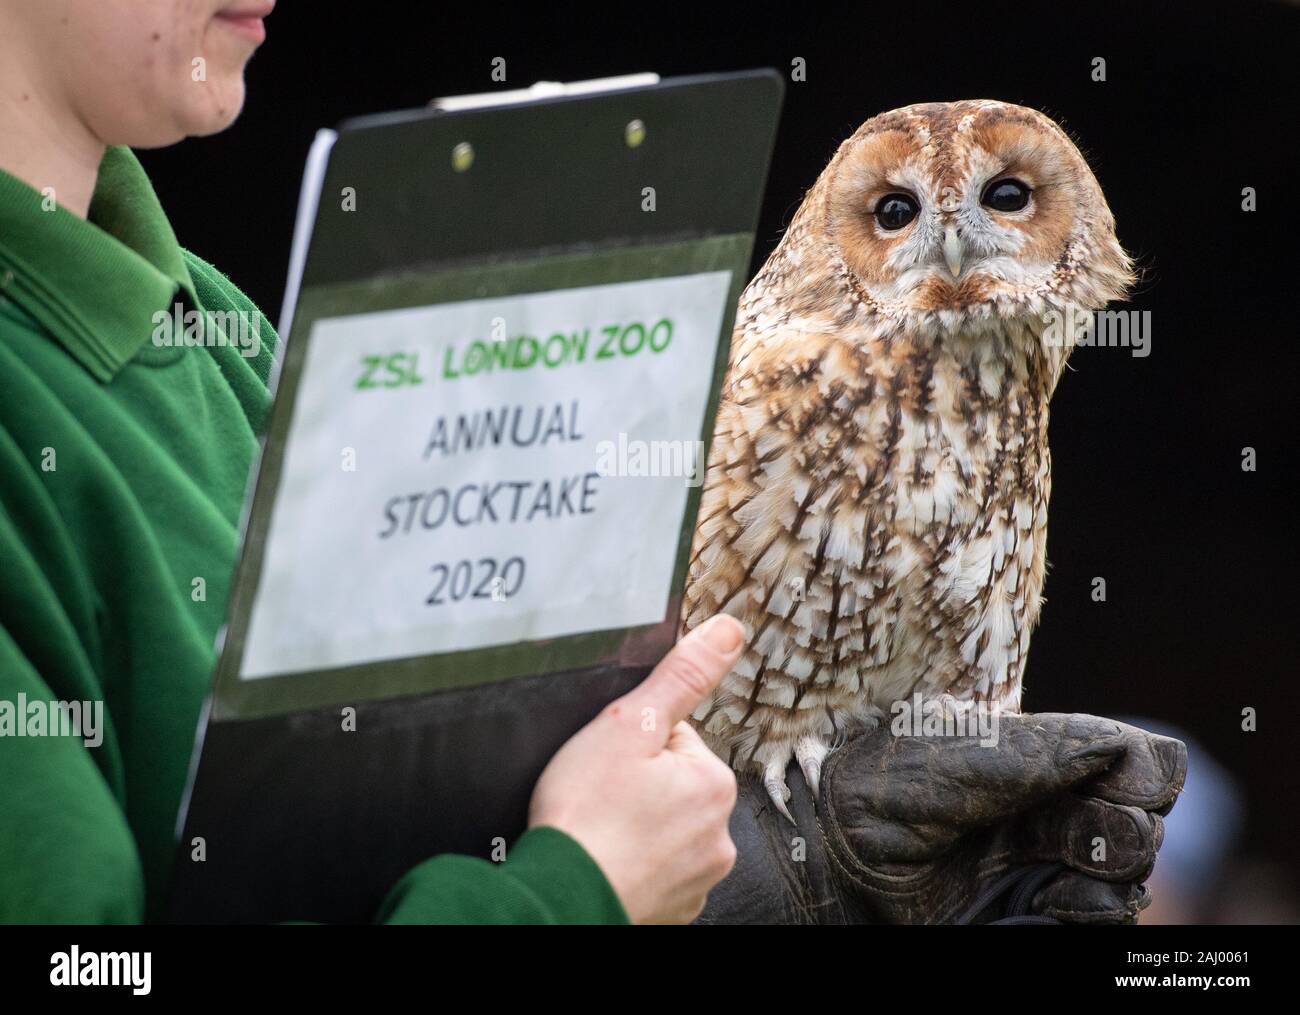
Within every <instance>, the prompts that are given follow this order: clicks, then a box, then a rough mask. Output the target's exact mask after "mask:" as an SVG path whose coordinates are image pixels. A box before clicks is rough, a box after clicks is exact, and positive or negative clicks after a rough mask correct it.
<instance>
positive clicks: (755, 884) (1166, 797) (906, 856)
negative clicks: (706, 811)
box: [702, 713, 1187, 923]
mask: <svg viewBox="0 0 1300 1015" xmlns="http://www.w3.org/2000/svg"><path fill="white" fill-rule="evenodd" d="M795 773H796V770H795V769H794V768H793V766H792V768H791V772H790V779H791V781H790V788H791V790H792V791H793V795H792V798H791V801H790V807H791V813H792V814H793V815H794V817H795V820H796V822H797V823H798V827H797V828H796V827H793V826H791V825H790V823H789V822H787V821H786V820H785V819H784V818H782V817H781V816H780V815H779V814H777V813H775V811H774V810H773V808H772V807H771V806H770V804H769V803H768V802H767V801H766V800H765V799H764V796H763V792H762V787H761V786H759V785H758V784H757V783H756V782H750V781H746V783H744V784H742V786H741V798H740V803H739V805H738V806H737V808H736V813H735V816H734V817H733V820H732V834H733V836H734V838H735V840H736V843H737V845H738V846H739V848H740V857H739V862H738V864H737V867H736V870H735V872H734V873H733V875H732V876H731V877H729V878H728V879H727V880H726V881H724V882H723V883H722V884H721V885H720V886H719V887H718V889H717V890H716V891H715V892H714V893H713V894H712V896H711V897H710V899H709V906H708V909H707V910H706V911H705V913H704V915H703V917H702V921H703V922H710V923H737V922H765V923H772V922H819V923H824V922H830V923H960V922H991V921H993V920H997V919H1007V918H1009V919H1012V920H1016V921H1039V920H1052V921H1061V922H1066V923H1132V922H1134V921H1135V920H1136V918H1137V914H1138V912H1139V911H1140V910H1141V909H1142V908H1144V907H1145V905H1146V903H1147V901H1148V899H1149V896H1148V893H1147V890H1146V888H1145V886H1144V884H1143V882H1144V881H1145V880H1146V878H1147V876H1148V875H1149V874H1150V873H1151V869H1152V866H1153V865H1154V863H1155V858H1156V851H1157V850H1158V849H1159V848H1160V844H1161V841H1162V839H1163V836H1164V825H1163V822H1162V821H1161V816H1162V815H1164V814H1167V813H1168V812H1169V810H1170V808H1171V807H1172V806H1173V804H1174V800H1175V799H1176V798H1177V796H1178V793H1179V791H1180V790H1181V789H1182V785H1183V780H1184V778H1185V776H1186V773H1187V750H1186V748H1185V747H1184V746H1183V744H1182V743H1181V742H1179V741H1177V740H1173V739H1170V738H1168V737H1161V736H1156V735H1154V734H1151V733H1147V732H1146V731H1145V730H1141V729H1138V728H1136V727H1133V726H1126V725H1124V724H1123V723H1118V722H1115V721H1114V720H1111V719H1103V718H1100V717H1098V716H1092V715H1061V714H1053V713H1040V714H1031V715H1010V714H1006V715H1001V716H999V727H998V738H997V742H996V744H991V745H988V746H985V745H983V744H981V742H980V738H979V737H955V736H928V737H927V736H920V737H896V736H894V735H893V734H892V733H891V732H890V730H889V728H888V726H887V725H885V726H882V727H880V728H878V729H875V730H874V731H870V732H867V733H864V734H863V735H861V736H860V737H858V738H857V739H855V740H852V741H850V742H849V743H848V744H847V745H845V746H844V747H843V748H841V749H840V750H837V751H835V752H833V753H832V754H831V755H830V756H829V757H828V758H827V759H826V764H825V766H824V768H823V770H822V779H821V796H820V799H819V800H816V801H815V800H813V799H812V797H811V795H810V794H809V793H808V791H807V787H806V786H805V785H804V783H803V781H802V779H800V778H798V777H797V775H796V774H795Z"/></svg>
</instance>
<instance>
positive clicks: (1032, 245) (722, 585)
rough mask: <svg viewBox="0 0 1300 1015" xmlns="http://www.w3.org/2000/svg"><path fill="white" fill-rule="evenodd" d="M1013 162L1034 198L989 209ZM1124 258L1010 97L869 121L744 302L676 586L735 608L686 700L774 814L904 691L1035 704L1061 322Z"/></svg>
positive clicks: (1102, 286) (1110, 226)
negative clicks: (902, 203) (1031, 658)
mask: <svg viewBox="0 0 1300 1015" xmlns="http://www.w3.org/2000/svg"><path fill="white" fill-rule="evenodd" d="M1007 180H1019V181H1022V182H1023V184H1025V185H1027V188H1028V190H1029V197H1028V203H1027V205H1026V206H1025V207H1024V208H1022V209H1019V210H1013V211H1000V210H996V209H995V208H994V207H990V206H989V205H988V203H987V202H988V201H989V200H990V193H991V186H992V185H994V184H999V183H1001V182H1003V181H1007ZM1013 190H1014V188H1013ZM899 194H901V195H904V196H906V197H908V198H910V199H911V200H912V202H913V203H914V205H915V207H916V214H915V218H914V219H912V220H911V221H910V222H908V223H906V224H905V225H904V226H902V227H901V228H886V227H885V226H884V225H882V222H885V221H888V219H887V218H881V217H880V215H877V212H880V213H881V215H885V214H886V209H885V205H884V204H883V203H882V202H883V200H884V199H885V198H886V196H887V195H899ZM1131 278H1132V275H1131V271H1130V261H1129V259H1128V257H1127V256H1126V255H1125V253H1124V251H1123V250H1122V249H1121V247H1120V245H1119V243H1118V241H1117V240H1116V238H1115V232H1114V222H1113V219H1112V216H1111V214H1110V210H1109V209H1108V208H1107V206H1106V202H1105V199H1104V198H1103V196H1102V194H1101V190H1100V188H1099V187H1098V185H1097V182H1096V180H1095V179H1094V177H1093V175H1092V172H1091V171H1090V170H1089V169H1088V166H1087V164H1086V163H1085V162H1084V160H1083V158H1082V156H1081V155H1080V154H1079V152H1078V150H1077V149H1076V148H1075V146H1074V145H1073V144H1072V143H1071V141H1070V140H1069V138H1068V137H1067V136H1066V135H1065V134H1064V132H1062V131H1061V130H1060V128H1059V127H1057V126H1056V124H1054V123H1053V122H1052V121H1051V120H1049V119H1048V118H1047V117H1045V116H1043V115H1042V114H1040V113H1037V112H1035V111H1033V110H1030V109H1025V108H1022V107H1019V106H1011V105H1006V104H1004V103H999V102H992V101H969V102H956V103H936V104H929V105H920V106H910V107H907V108H906V109H900V110H896V111H894V112H891V113H885V114H882V115H881V116H877V117H875V118H873V119H871V120H868V121H867V122H866V123H865V124H863V125H862V127H861V128H860V129H859V130H858V131H857V132H856V133H855V134H854V135H853V136H852V137H851V138H849V139H848V140H847V141H845V142H844V144H843V145H842V146H841V147H840V149H839V151H838V152H837V153H836V155H835V156H834V158H833V159H832V160H831V162H830V164H829V165H828V166H827V168H826V169H825V171H824V172H823V173H822V175H821V176H820V178H819V179H818V180H817V183H816V184H815V186H814V187H813V188H812V190H811V191H810V192H809V193H808V195H807V197H806V198H805V200H804V202H803V204H802V206H801V207H800V209H799V211H798V213H797V214H796V216H795V218H794V220H793V222H792V223H791V225H790V228H789V229H788V231H787V232H786V234H785V236H784V238H783V239H782V241H781V243H780V245H779V246H778V247H777V249H776V250H775V252H773V254H772V256H771V257H770V258H769V259H768V261H767V263H766V265H765V266H764V267H763V270H762V271H761V272H760V273H759V274H758V276H757V277H756V278H755V279H754V280H753V281H752V282H751V283H750V285H749V286H748V288H747V289H746V290H745V293H744V295H743V296H742V298H741V301H740V307H739V310H738V314H737V319H736V328H735V333H734V336H733V339H732V349H731V366H730V371H729V373H728V376H727V380H726V383H725V385H724V388H723V394H722V401H721V406H720V409H719V413H718V421H717V428H716V431H715V436H714V440H713V444H712V448H711V451H710V456H709V471H708V475H707V478H706V481H705V489H704V497H703V501H702V504H701V509H700V516H699V523H698V528H697V530H696V535H695V544H694V548H693V552H692V558H691V566H690V573H689V578H688V583H687V589H686V594H685V600H684V604H683V629H684V630H685V629H690V628H692V627H695V626H696V625H698V624H700V623H702V622H703V621H704V620H706V619H707V618H708V617H710V616H713V615H714V614H715V613H719V612H725V613H729V614H731V615H732V616H734V617H736V618H738V619H739V620H740V621H741V622H742V623H743V624H744V625H745V629H746V632H747V634H748V643H747V647H746V650H745V653H744V655H743V656H742V657H741V659H740V661H739V662H738V663H737V664H736V666H735V668H734V669H733V671H732V672H731V673H730V674H729V675H728V677H727V678H726V679H725V681H724V682H723V684H722V686H721V687H720V688H719V690H718V691H717V692H716V693H715V694H714V696H713V697H712V698H711V699H710V700H708V701H706V702H704V703H703V704H702V705H701V707H700V709H699V710H698V711H697V712H696V714H695V721H696V724H697V726H698V727H699V728H700V729H701V731H702V732H703V734H704V736H705V739H706V740H707V741H708V742H709V743H710V745H711V746H712V747H713V748H714V749H715V750H716V751H718V753H719V754H721V756H722V757H724V758H726V759H728V760H730V761H731V763H732V764H733V765H734V766H735V767H736V768H737V769H738V770H742V771H744V770H750V769H754V770H757V771H759V772H761V773H763V777H764V781H765V782H766V784H767V787H768V790H769V792H770V793H771V795H772V797H773V800H774V801H775V802H776V804H777V806H778V807H779V808H780V809H781V810H782V811H785V803H784V799H785V796H786V795H787V794H788V789H787V788H786V786H785V770H786V766H787V764H788V763H789V760H790V758H791V756H792V755H793V756H794V757H796V758H797V759H798V761H799V763H800V765H801V767H802V769H803V772H804V775H805V777H806V778H807V780H808V781H809V783H810V784H811V785H812V786H813V787H814V789H815V788H816V784H817V778H818V773H819V771H820V768H821V763H822V759H823V758H824V757H825V754H826V752H827V750H828V749H829V747H830V746H831V745H832V744H833V742H834V741H835V739H836V738H837V737H841V736H843V735H844V734H845V733H846V732H847V731H848V730H849V729H850V728H852V727H853V726H854V725H856V724H860V723H861V722H863V721H864V720H867V719H869V718H871V717H872V716H873V715H874V716H878V715H879V714H880V713H881V711H884V712H889V711H890V708H891V705H892V704H893V703H894V702H896V701H900V700H906V699H909V698H910V697H911V696H912V694H913V692H920V693H921V694H922V695H923V696H924V697H925V698H927V699H933V698H938V697H940V696H943V695H952V696H953V697H954V698H955V699H957V700H960V701H978V702H984V703H986V704H988V705H990V706H996V707H1001V708H1005V709H1009V710H1012V711H1017V710H1018V709H1019V702H1020V690H1021V681H1022V679H1023V675H1024V666H1025V656H1026V653H1027V651H1028V648H1029V635H1030V631H1031V629H1032V627H1033V625H1034V623H1035V621H1036V619H1037V617H1038V612H1039V606H1040V603H1041V593H1042V587H1043V578H1044V570H1045V566H1046V558H1045V545H1046V533H1047V502H1048V496H1049V493H1050V489H1051V474H1050V456H1049V453H1048V448H1047V420H1048V400H1049V399H1050V397H1051V394H1052V391H1053V389H1054V388H1055V386H1056V383H1057V380H1058V379H1059V377H1060V374H1061V371H1062V369H1063V367H1064V363H1065V359H1066V356H1067V355H1068V353H1069V348H1068V346H1064V347H1063V346H1060V345H1056V344H1053V343H1051V342H1048V341H1044V339H1043V333H1044V330H1045V322H1046V321H1047V320H1049V319H1050V313H1051V312H1052V311H1056V312H1060V313H1064V312H1067V311H1073V310H1075V309H1078V310H1084V309H1087V310H1091V309H1097V308H1101V307H1103V306H1104V305H1105V304H1106V303H1107V302H1108V301H1109V300H1111V299H1114V298H1117V297H1119V296H1121V295H1122V294H1123V292H1124V291H1125V289H1126V287H1127V286H1128V284H1129V283H1130V281H1131Z"/></svg>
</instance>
